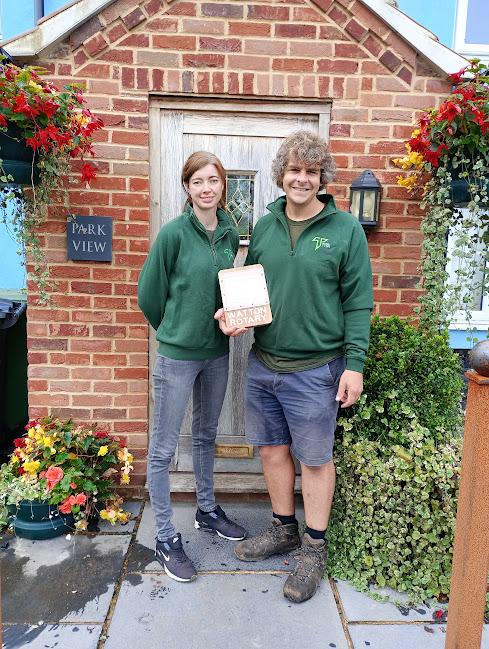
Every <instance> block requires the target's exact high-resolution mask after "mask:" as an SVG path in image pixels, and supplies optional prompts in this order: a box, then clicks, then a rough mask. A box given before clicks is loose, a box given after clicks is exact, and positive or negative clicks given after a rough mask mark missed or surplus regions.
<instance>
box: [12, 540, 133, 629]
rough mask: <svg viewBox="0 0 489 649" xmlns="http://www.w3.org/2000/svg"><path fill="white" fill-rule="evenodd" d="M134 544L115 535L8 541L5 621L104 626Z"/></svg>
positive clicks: (30, 623)
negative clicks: (84, 623)
mask: <svg viewBox="0 0 489 649" xmlns="http://www.w3.org/2000/svg"><path fill="white" fill-rule="evenodd" d="M130 540H131V537H130V536H129V535H119V536H117V535H112V534H110V535H99V536H95V537H89V536H84V535H73V536H71V537H67V536H60V537H57V538H55V539H49V540H46V541H31V540H28V539H22V538H19V537H16V536H12V537H4V538H3V540H2V546H5V545H7V547H4V548H3V549H1V550H0V557H1V564H2V566H1V567H2V574H1V579H2V599H3V607H2V612H3V621H4V622H6V623H24V624H28V625H32V624H34V625H36V624H38V623H39V622H40V621H42V622H45V623H50V624H54V623H58V622H93V623H96V622H103V621H104V620H105V617H106V615H107V611H108V608H109V605H110V601H111V598H112V594H113V592H114V586H115V583H116V581H117V579H118V578H119V574H120V571H121V567H122V564H123V561H124V557H125V554H126V552H127V549H128V547H129V542H130ZM80 628H81V627H80Z"/></svg>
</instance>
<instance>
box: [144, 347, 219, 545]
mask: <svg viewBox="0 0 489 649" xmlns="http://www.w3.org/2000/svg"><path fill="white" fill-rule="evenodd" d="M228 367H229V354H226V355H225V356H221V357H219V358H213V359H209V360H203V361H179V360H174V359H172V358H167V357H166V356H161V355H158V357H157V359H156V363H155V367H154V371H153V379H154V406H155V409H154V419H153V429H152V436H151V442H150V446H149V453H148V484H149V495H150V499H151V505H152V508H153V512H154V516H155V522H156V533H157V537H158V539H159V540H160V541H163V540H165V539H168V538H170V537H172V536H174V535H175V534H176V530H175V528H174V527H173V525H172V522H171V516H172V508H171V502H170V479H169V466H170V462H171V460H172V458H173V456H174V454H175V449H176V447H177V443H178V436H179V434H180V428H181V426H182V422H183V418H184V415H185V409H186V407H187V403H188V400H189V398H190V394H191V393H192V391H193V419H192V460H193V465H194V473H195V481H196V485H197V504H198V506H199V507H200V509H201V510H202V511H204V512H209V511H212V510H213V509H214V508H215V507H216V502H215V499H214V442H215V439H216V434H217V423H218V420H219V415H220V414H221V408H222V404H223V401H224V395H225V393H226V386H227V381H228Z"/></svg>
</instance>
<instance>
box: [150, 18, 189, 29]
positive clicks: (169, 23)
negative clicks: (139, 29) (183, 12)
mask: <svg viewBox="0 0 489 649" xmlns="http://www.w3.org/2000/svg"><path fill="white" fill-rule="evenodd" d="M144 29H145V31H148V32H177V31H178V19H177V18H168V17H167V16H164V17H159V18H153V20H148V22H147V23H146V25H145V26H144ZM183 31H184V32H186V31H187V30H186V29H184V30H183Z"/></svg>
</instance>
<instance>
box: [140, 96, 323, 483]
mask: <svg viewBox="0 0 489 649" xmlns="http://www.w3.org/2000/svg"><path fill="white" fill-rule="evenodd" d="M328 116H329V106H328V105H326V106H325V105H324V104H318V103H285V102H284V103H282V102H273V101H264V102H256V101H252V102H246V101H245V100H243V101H242V102H229V103H228V102H226V103H224V102H218V101H212V100H203V99H201V100H199V101H195V102H191V101H183V100H182V98H175V99H173V100H168V99H163V98H161V99H155V101H154V102H153V104H152V107H151V111H150V117H151V124H150V131H151V186H152V239H153V240H154V238H155V237H156V235H157V233H158V230H159V228H160V227H161V226H162V225H163V224H164V223H166V222H167V221H168V220H169V219H172V218H174V217H175V216H177V215H178V214H180V213H181V211H182V206H183V204H184V202H185V194H184V191H183V188H182V186H181V183H180V173H181V169H182V167H183V164H184V162H185V160H186V159H187V157H188V156H189V155H190V154H191V153H193V152H194V151H199V150H204V151H210V152H212V153H215V154H216V155H217V156H218V157H219V158H220V160H221V161H222V163H223V165H224V168H225V169H226V174H227V197H226V198H227V204H228V210H229V211H230V212H231V213H232V214H233V216H234V217H235V219H236V221H237V222H238V226H239V230H240V236H241V242H242V245H241V246H240V251H239V253H238V257H237V260H236V265H240V264H243V263H244V260H245V258H246V251H247V245H248V241H249V237H250V235H251V231H252V228H253V224H254V223H256V221H257V220H258V219H259V218H260V217H261V216H262V215H263V214H265V213H266V206H267V204H268V203H270V202H271V201H273V200H274V199H275V198H276V197H277V196H279V195H280V193H281V191H280V189H279V188H278V187H277V186H276V185H275V184H274V183H273V182H272V179H271V171H270V167H271V162H272V160H273V157H274V155H275V153H276V151H277V149H278V147H279V146H280V144H281V142H282V140H283V138H284V137H286V136H287V135H289V134H290V133H292V132H293V131H296V130H298V129H307V130H311V131H314V132H318V131H319V132H321V133H322V134H323V135H326V134H327V132H328V124H329V119H328ZM251 343H252V334H251V333H250V334H248V335H246V336H242V337H240V338H238V339H232V340H231V352H230V374H229V382H228V389H227V393H226V398H225V401H224V406H223V409H222V413H221V417H220V420H219V429H218V438H217V440H216V461H215V471H216V472H217V473H225V474H236V473H239V474H259V473H261V465H260V460H259V458H258V456H257V453H256V450H255V452H253V448H251V447H248V446H247V444H246V441H245V438H244V388H245V386H244V377H245V369H246V359H247V355H248V351H249V349H250V346H251ZM151 349H152V359H151V362H154V354H155V351H156V345H155V341H154V336H153V344H152V345H151ZM191 444H192V441H191V404H189V407H188V408H187V413H186V416H185V421H184V425H183V428H182V433H181V436H180V441H179V445H178V449H177V452H176V455H175V459H174V463H173V471H174V472H177V473H178V472H184V473H187V472H191V471H192V454H191ZM250 477H251V476H250ZM243 478H244V476H243ZM244 482H246V481H244ZM232 490H236V489H232ZM238 490H239V487H238Z"/></svg>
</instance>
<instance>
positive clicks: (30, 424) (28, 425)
mask: <svg viewBox="0 0 489 649" xmlns="http://www.w3.org/2000/svg"><path fill="white" fill-rule="evenodd" d="M37 424H38V422H37V421H36V420H35V419H31V420H30V421H29V423H28V424H27V425H26V426H25V430H29V428H35V427H36V426H37Z"/></svg>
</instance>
